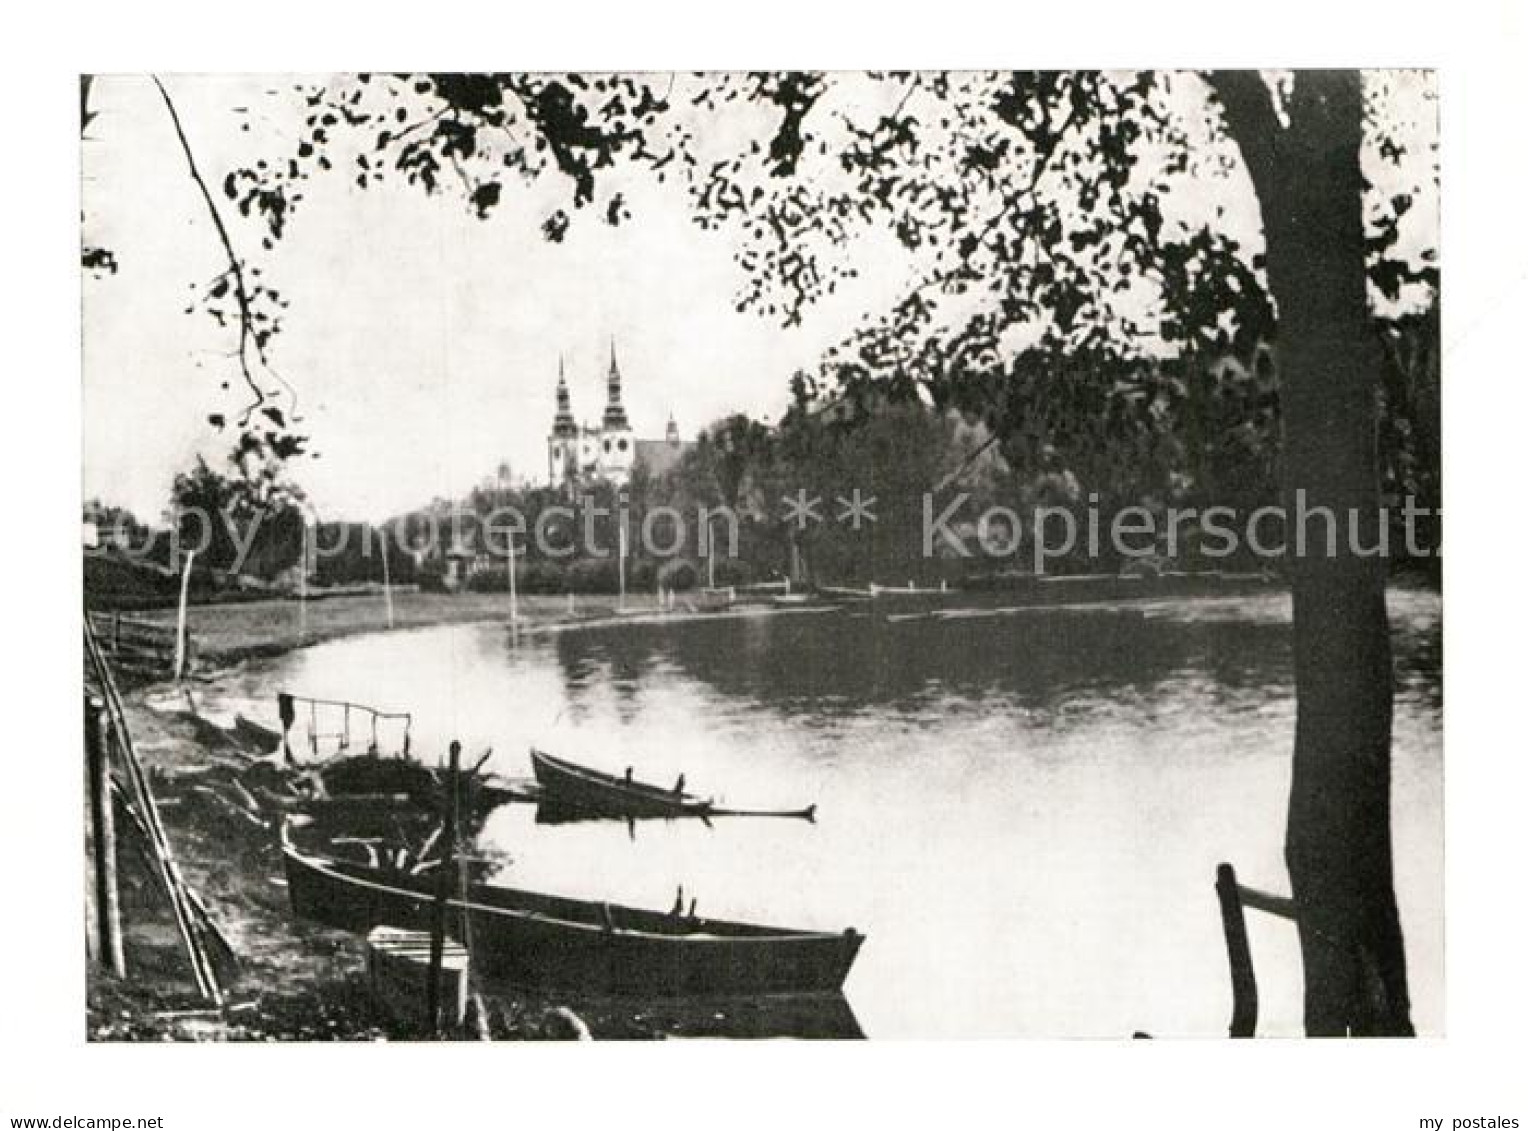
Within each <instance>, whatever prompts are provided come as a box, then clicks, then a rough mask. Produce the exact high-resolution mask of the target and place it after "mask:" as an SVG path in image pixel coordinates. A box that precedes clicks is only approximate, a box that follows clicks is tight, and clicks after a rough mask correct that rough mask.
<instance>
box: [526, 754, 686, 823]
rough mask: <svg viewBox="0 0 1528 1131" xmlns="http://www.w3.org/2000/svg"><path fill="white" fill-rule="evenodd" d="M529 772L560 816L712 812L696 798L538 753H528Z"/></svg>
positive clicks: (548, 804) (670, 814)
mask: <svg viewBox="0 0 1528 1131" xmlns="http://www.w3.org/2000/svg"><path fill="white" fill-rule="evenodd" d="M531 769H532V771H533V772H534V773H535V775H536V782H537V784H539V785H540V786H541V795H542V800H543V803H544V804H545V805H546V806H547V809H548V810H549V811H552V812H557V813H559V814H562V815H573V814H586V815H590V816H605V817H700V816H705V815H706V814H707V813H709V812H710V810H711V803H710V802H709V801H705V800H703V799H701V798H699V797H694V796H692V795H690V794H674V793H667V792H665V791H663V790H661V789H658V788H657V787H655V786H650V785H644V784H642V783H640V782H631V783H627V782H625V781H623V780H621V779H619V778H613V777H610V776H608V775H605V774H601V773H599V772H598V771H595V770H589V769H586V768H584V767H581V766H574V765H573V764H572V763H567V762H563V761H562V760H561V759H558V758H553V757H551V756H550V755H547V754H543V753H541V751H539V750H532V751H531Z"/></svg>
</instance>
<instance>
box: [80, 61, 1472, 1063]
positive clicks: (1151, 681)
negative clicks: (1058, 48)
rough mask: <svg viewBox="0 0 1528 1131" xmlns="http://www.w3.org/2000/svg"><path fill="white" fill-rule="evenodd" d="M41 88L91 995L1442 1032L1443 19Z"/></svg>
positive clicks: (298, 1019)
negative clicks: (1269, 47)
mask: <svg viewBox="0 0 1528 1131" xmlns="http://www.w3.org/2000/svg"><path fill="white" fill-rule="evenodd" d="M79 98H80V146H81V175H82V188H81V192H82V214H81V249H82V250H81V256H82V263H81V266H82V269H83V272H84V276H85V278H84V282H83V349H84V360H83V382H84V403H83V415H84V449H83V475H84V483H83V498H82V502H81V519H82V522H81V525H82V555H83V570H84V603H85V608H84V617H83V642H84V655H85V681H84V688H83V714H84V718H85V730H84V734H85V742H84V749H83V751H82V757H83V761H84V763H85V766H86V780H87V782H88V791H87V792H88V795H87V798H86V804H85V806H84V812H85V835H86V838H87V841H88V845H89V850H88V857H87V873H88V874H87V883H86V892H87V896H88V903H89V907H88V913H87V920H88V936H89V942H90V968H89V983H88V999H87V1015H86V1017H85V1018H84V1019H83V1021H84V1024H85V1025H86V1027H87V1029H88V1033H89V1038H90V1040H91V1041H102V1042H110V1041H160V1040H164V1039H169V1040H174V1041H198V1040H216V1041H223V1040H226V1041H244V1040H270V1041H314V1040H373V1039H377V1038H385V1039H395V1040H433V1039H448V1040H493V1041H499V1040H514V1039H558V1038H573V1039H595V1040H599V1039H608V1038H666V1037H690V1036H706V1037H764V1036H799V1037H822V1038H859V1037H866V1038H871V1039H875V1038H881V1037H888V1038H909V1037H911V1038H931V1037H933V1038H939V1037H956V1038H963V1037H1097V1038H1111V1037H1112V1038H1119V1037H1130V1036H1132V1035H1140V1036H1150V1037H1181V1036H1192V1037H1225V1036H1231V1037H1252V1036H1296V1035H1301V1034H1305V1035H1310V1036H1331V1035H1352V1036H1410V1035H1414V1034H1421V1035H1432V1036H1436V1035H1442V1034H1443V1033H1444V1032H1445V1025H1444V1018H1445V1014H1446V1010H1445V1003H1446V1000H1447V985H1446V980H1445V977H1444V968H1443V936H1444V926H1445V916H1444V894H1445V892H1444V883H1443V870H1442V861H1443V854H1444V836H1443V821H1442V797H1443V783H1444V768H1443V743H1442V723H1441V713H1442V646H1441V639H1442V597H1441V575H1442V571H1441V497H1440V480H1441V459H1440V408H1439V405H1440V400H1439V398H1440V381H1441V377H1442V373H1441V371H1442V364H1441V359H1442V350H1441V342H1440V320H1439V310H1440V302H1441V277H1440V268H1439V247H1438V243H1439V210H1440V195H1441V184H1440V170H1439V161H1438V154H1439V116H1438V100H1439V87H1438V82H1437V76H1436V75H1435V74H1434V73H1432V72H1430V71H1427V70H1401V69H1387V70H1356V69H1352V70H1313V71H1248V70H1225V71H1199V72H1196V71H1181V70H1142V71H1088V70H1068V71H1004V72H979V71H901V72H858V71H844V72H800V71H776V72H747V73H742V72H692V73H645V72H642V73H629V74H623V73H604V72H598V73H596V72H571V73H548V72H528V73H526V72H505V73H428V74H426V73H420V74H392V73H386V74H384V73H376V74H370V73H339V74H323V75H310V74H260V75H226V74H225V75H203V74H167V75H165V74H155V73H146V74H111V75H88V74H87V75H83V76H81V78H80V80H79Z"/></svg>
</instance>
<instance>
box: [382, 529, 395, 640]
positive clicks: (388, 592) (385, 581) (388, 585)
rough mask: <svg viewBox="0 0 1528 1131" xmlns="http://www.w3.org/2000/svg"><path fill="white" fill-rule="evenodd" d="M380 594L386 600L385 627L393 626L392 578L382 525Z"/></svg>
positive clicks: (385, 532) (385, 535) (384, 530)
mask: <svg viewBox="0 0 1528 1131" xmlns="http://www.w3.org/2000/svg"><path fill="white" fill-rule="evenodd" d="M382 596H383V598H384V599H385V600H386V601H387V627H388V628H392V627H393V579H392V577H391V575H390V574H389V572H388V568H387V527H385V526H384V527H382Z"/></svg>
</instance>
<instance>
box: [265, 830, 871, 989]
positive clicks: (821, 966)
mask: <svg viewBox="0 0 1528 1131" xmlns="http://www.w3.org/2000/svg"><path fill="white" fill-rule="evenodd" d="M282 856H283V860H284V864H285V867H286V880H287V891H288V894H289V896H290V898H291V903H292V910H293V911H294V912H295V913H296V914H298V915H300V916H302V917H304V918H307V919H312V920H315V921H317V922H320V923H324V924H326V925H328V926H331V927H337V928H340V929H343V930H350V931H356V932H360V933H364V932H367V931H370V930H371V929H372V928H373V927H377V926H382V925H389V926H396V927H405V928H413V929H416V930H425V929H428V928H429V927H430V922H431V916H432V913H433V904H434V897H435V889H436V881H435V879H434V878H433V877H431V876H425V875H414V874H409V873H405V872H394V871H389V870H386V869H382V868H377V867H373V866H370V865H366V864H353V863H349V862H346V861H341V860H336V859H333V858H330V857H328V856H323V855H318V854H315V853H311V852H307V851H304V850H301V849H299V848H297V847H296V846H295V845H294V844H293V843H292V839H291V835H290V830H289V829H287V828H286V827H283V829H282ZM446 930H447V932H448V933H450V934H451V935H452V936H454V937H456V938H461V939H464V940H469V946H470V948H471V952H472V963H473V965H474V967H476V968H477V969H479V970H481V971H483V972H484V973H485V974H493V975H498V976H502V977H505V978H508V979H509V980H511V981H513V982H518V983H521V984H525V985H533V986H544V987H548V988H556V989H566V990H578V991H583V992H589V993H608V994H619V995H635V996H655V997H675V996H709V995H719V994H765V993H818V992H822V991H829V990H838V989H840V988H842V986H843V983H844V979H845V978H846V977H847V976H848V974H849V970H850V968H851V967H852V966H853V964H854V959H855V956H856V955H857V954H858V953H859V948H860V945H861V944H862V943H863V942H864V936H863V935H861V934H860V933H859V932H857V931H855V930H852V929H850V930H846V931H843V932H841V933H831V932H825V931H810V930H792V929H788V928H782V927H767V926H757V925H754V924H750V923H739V922H731V921H728V920H721V919H708V918H704V917H697V916H695V915H694V914H693V912H692V913H690V914H684V913H683V912H682V911H677V912H673V913H665V912H662V911H648V910H642V909H639V908H632V907H623V906H619V905H617V904H610V903H599V902H595V901H591V900H581V899H571V898H567V897H563V896H556V895H546V894H541V893H537V892H529V891H520V890H517V889H514V888H503V887H496V886H492V885H487V884H471V885H467V886H466V887H465V888H464V889H463V890H462V891H460V892H459V893H457V894H455V895H453V896H452V897H450V898H449V899H448V900H447V906H446Z"/></svg>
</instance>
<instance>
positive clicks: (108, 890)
mask: <svg viewBox="0 0 1528 1131" xmlns="http://www.w3.org/2000/svg"><path fill="white" fill-rule="evenodd" d="M85 757H86V761H87V762H88V764H89V769H90V838H91V841H92V842H93V843H92V845H91V849H92V851H91V855H92V863H93V864H94V868H95V897H96V938H97V947H96V954H97V957H98V958H99V959H100V961H102V962H104V963H105V964H106V965H107V966H108V967H109V968H110V970H111V972H112V973H113V974H115V975H117V977H119V978H120V977H123V976H125V975H126V974H127V957H126V955H125V954H124V952H123V948H122V909H121V904H120V902H119V899H118V893H117V822H116V814H115V812H114V811H113V808H112V805H113V802H112V796H111V723H110V721H109V719H108V718H107V715H106V708H105V705H104V704H103V703H102V702H101V701H100V700H98V699H87V700H86V702H85Z"/></svg>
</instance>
